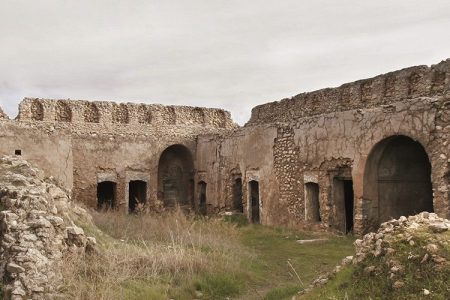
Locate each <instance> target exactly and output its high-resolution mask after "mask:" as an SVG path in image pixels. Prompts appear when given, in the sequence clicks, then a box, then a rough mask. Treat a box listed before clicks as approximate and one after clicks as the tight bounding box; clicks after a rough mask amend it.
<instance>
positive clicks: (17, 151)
mask: <svg viewBox="0 0 450 300" xmlns="http://www.w3.org/2000/svg"><path fill="white" fill-rule="evenodd" d="M14 155H17V156H21V155H22V150H15V151H14Z"/></svg>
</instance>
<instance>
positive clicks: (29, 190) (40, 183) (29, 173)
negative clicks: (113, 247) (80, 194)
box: [0, 157, 95, 299]
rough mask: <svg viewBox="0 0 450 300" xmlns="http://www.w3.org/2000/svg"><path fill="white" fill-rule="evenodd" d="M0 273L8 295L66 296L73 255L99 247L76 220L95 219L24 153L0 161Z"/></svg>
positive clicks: (36, 297)
mask: <svg viewBox="0 0 450 300" xmlns="http://www.w3.org/2000/svg"><path fill="white" fill-rule="evenodd" d="M0 207H1V212H0V231H1V233H0V234H1V236H0V238H1V242H0V276H1V277H2V282H3V295H4V298H5V299H10V298H11V299H55V298H58V299H63V298H64V297H63V295H62V294H61V288H62V287H61V285H62V279H63V278H62V275H61V272H60V270H61V265H62V261H63V259H64V256H65V255H67V254H68V253H74V252H75V253H80V254H83V253H85V252H86V251H88V252H89V251H90V250H93V249H94V245H95V239H93V238H89V237H86V236H85V234H84V232H83V229H81V228H79V227H77V226H76V225H75V224H74V222H73V220H74V218H80V219H89V215H88V214H87V213H86V211H85V210H84V209H82V208H80V207H77V206H76V205H74V204H73V203H72V202H71V200H70V198H69V197H68V195H67V193H66V192H65V191H64V190H62V189H61V188H59V187H58V186H57V185H56V184H55V183H53V182H52V180H51V179H44V177H43V173H42V172H41V171H39V170H37V169H35V168H33V167H32V166H31V165H30V164H29V163H27V162H26V161H24V160H22V159H20V158H18V157H3V158H1V159H0Z"/></svg>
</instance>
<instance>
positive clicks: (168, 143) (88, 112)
mask: <svg viewBox="0 0 450 300" xmlns="http://www.w3.org/2000/svg"><path fill="white" fill-rule="evenodd" d="M449 140H450V60H446V61H443V62H441V63H439V64H437V65H433V66H431V67H427V66H418V67H412V68H407V69H403V70H400V71H395V72H391V73H388V74H384V75H380V76H377V77H374V78H370V79H366V80H360V81H356V82H353V83H348V84H344V85H342V86H340V87H337V88H328V89H323V90H319V91H315V92H311V93H303V94H299V95H297V96H295V97H293V98H290V99H283V100H281V101H278V102H272V103H268V104H264V105H260V106H257V107H255V108H254V109H253V110H252V116H251V118H250V120H249V122H248V123H247V124H246V125H245V126H243V127H239V126H237V125H236V124H234V123H233V121H232V120H231V117H230V114H229V113H228V112H226V111H224V110H221V109H207V108H197V107H186V106H163V105H144V104H131V103H127V104H115V103H111V102H95V101H94V102H88V101H72V100H46V99H33V98H26V99H24V100H23V101H22V103H21V104H20V107H19V115H18V117H17V118H16V119H15V120H9V119H8V117H7V116H6V115H4V114H3V113H2V114H1V121H0V154H16V155H22V156H23V157H24V158H25V159H27V160H29V161H30V162H31V163H33V164H34V165H36V166H37V167H39V168H41V169H42V170H44V171H45V172H46V174H47V175H48V176H53V177H54V178H55V179H56V180H58V181H59V182H60V184H61V186H63V187H65V188H66V189H67V190H70V191H71V192H72V197H73V199H75V200H76V201H79V202H83V203H85V204H86V205H88V206H91V207H98V208H101V207H112V208H116V209H118V210H121V211H123V213H129V212H133V211H135V210H136V209H137V208H138V206H140V205H145V206H146V207H148V208H151V209H156V210H158V209H160V208H162V207H173V206H176V205H180V206H183V207H191V208H192V209H194V210H195V211H197V212H199V213H203V214H211V213H218V212H223V211H229V210H235V211H241V212H243V213H244V214H245V215H247V216H248V218H249V220H250V221H252V222H255V223H259V222H260V223H262V224H267V225H276V226H293V227H317V228H325V229H333V230H337V231H341V232H350V231H353V232H356V233H363V232H365V231H368V230H372V229H374V228H376V227H377V226H378V225H379V224H380V223H381V222H383V221H386V220H388V219H389V218H391V217H398V216H400V215H409V214H414V213H416V212H420V211H424V210H425V211H434V212H436V213H437V214H438V215H440V216H441V217H447V218H449V217H450V146H449V142H450V141H449Z"/></svg>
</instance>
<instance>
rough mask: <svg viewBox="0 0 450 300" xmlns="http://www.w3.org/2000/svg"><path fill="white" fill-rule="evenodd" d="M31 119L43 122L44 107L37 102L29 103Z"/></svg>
mask: <svg viewBox="0 0 450 300" xmlns="http://www.w3.org/2000/svg"><path fill="white" fill-rule="evenodd" d="M31 119H32V120H35V121H43V120H44V106H43V105H42V103H41V101H39V100H33V102H32V103H31Z"/></svg>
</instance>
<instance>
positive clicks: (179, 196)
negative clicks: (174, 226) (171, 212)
mask: <svg viewBox="0 0 450 300" xmlns="http://www.w3.org/2000/svg"><path fill="white" fill-rule="evenodd" d="M193 173H194V162H193V159H192V154H191V152H190V151H189V149H188V148H186V147H185V146H183V145H180V144H176V145H172V146H170V147H168V148H166V149H165V150H164V151H163V152H162V154H161V156H160V159H159V164H158V191H159V192H160V193H159V194H160V195H161V196H160V197H161V200H162V201H163V203H164V206H165V207H173V206H176V205H180V206H184V205H192V203H193V199H191V198H192V197H193V195H194V193H193V191H192V189H193V188H194V186H193V184H192V180H193V176H194V174H193Z"/></svg>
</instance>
